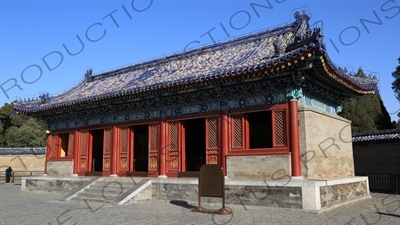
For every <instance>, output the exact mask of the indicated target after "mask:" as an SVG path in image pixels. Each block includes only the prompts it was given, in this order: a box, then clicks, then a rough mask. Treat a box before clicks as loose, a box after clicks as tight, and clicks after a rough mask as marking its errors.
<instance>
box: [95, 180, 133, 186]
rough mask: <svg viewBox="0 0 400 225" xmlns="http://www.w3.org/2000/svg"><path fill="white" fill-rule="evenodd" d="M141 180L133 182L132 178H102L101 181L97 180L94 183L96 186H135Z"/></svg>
mask: <svg viewBox="0 0 400 225" xmlns="http://www.w3.org/2000/svg"><path fill="white" fill-rule="evenodd" d="M138 183H139V182H136V183H135V182H133V181H130V180H123V181H113V180H110V181H107V180H101V181H96V182H95V183H94V184H92V185H96V186H126V187H133V186H135V185H136V184H138Z"/></svg>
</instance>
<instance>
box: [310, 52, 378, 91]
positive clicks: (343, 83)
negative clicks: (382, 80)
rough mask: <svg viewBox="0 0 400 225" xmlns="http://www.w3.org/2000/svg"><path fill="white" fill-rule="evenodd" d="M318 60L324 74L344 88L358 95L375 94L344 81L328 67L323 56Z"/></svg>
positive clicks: (342, 77)
mask: <svg viewBox="0 0 400 225" xmlns="http://www.w3.org/2000/svg"><path fill="white" fill-rule="evenodd" d="M318 59H319V60H320V61H321V63H322V66H323V69H324V71H325V73H326V74H327V75H328V76H329V77H330V78H332V79H333V80H334V81H336V82H338V83H340V84H341V85H343V86H345V87H346V88H348V89H350V90H352V91H354V92H356V93H359V94H375V90H370V89H365V88H362V87H360V86H358V85H357V84H355V83H353V82H351V81H350V80H348V79H346V78H345V77H344V76H342V75H340V74H338V73H337V72H336V71H335V70H334V69H333V68H332V67H331V65H329V63H328V60H327V58H326V55H325V54H322V55H321V56H320V57H318Z"/></svg>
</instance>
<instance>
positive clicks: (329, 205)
mask: <svg viewBox="0 0 400 225" xmlns="http://www.w3.org/2000/svg"><path fill="white" fill-rule="evenodd" d="M90 179H92V177H71V178H66V177H35V178H34V177H30V178H23V181H22V187H21V189H22V190H23V191H33V192H55V193H63V194H65V193H67V192H70V191H71V190H72V189H73V188H76V187H80V186H81V185H83V184H85V183H86V182H87V181H89V180H90ZM116 179H123V178H116ZM146 179H147V178H146ZM150 180H151V185H149V186H148V187H147V188H146V189H144V190H142V192H141V193H140V194H139V195H138V196H137V198H133V199H131V200H130V202H132V201H141V200H145V199H150V198H152V199H159V200H165V201H171V202H172V201H175V202H180V203H182V201H185V202H186V203H187V204H191V205H192V206H197V202H198V191H199V190H198V180H197V179H180V178H168V179H157V178H154V179H150ZM114 182H115V181H114ZM368 188H369V187H368V178H367V177H351V178H341V179H330V180H306V179H288V180H279V181H276V180H275V181H274V180H254V179H253V180H250V179H247V180H245V179H227V180H226V181H225V203H226V204H234V205H241V206H243V207H244V208H246V207H247V206H266V207H279V208H293V209H302V210H304V211H307V212H312V213H320V212H323V211H327V210H330V209H333V208H336V207H340V206H342V205H344V204H349V203H352V202H355V201H359V200H363V199H366V198H370V194H369V190H368ZM121 194H123V193H121ZM201 203H218V204H220V203H222V198H209V197H202V198H201Z"/></svg>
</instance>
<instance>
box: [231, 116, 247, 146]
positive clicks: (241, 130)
mask: <svg viewBox="0 0 400 225" xmlns="http://www.w3.org/2000/svg"><path fill="white" fill-rule="evenodd" d="M231 132H232V135H231V139H232V140H231V146H232V149H243V148H245V117H244V114H238V115H231Z"/></svg>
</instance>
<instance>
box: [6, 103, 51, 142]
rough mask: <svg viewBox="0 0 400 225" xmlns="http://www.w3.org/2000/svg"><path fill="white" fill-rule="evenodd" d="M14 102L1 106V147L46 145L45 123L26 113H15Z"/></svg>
mask: <svg viewBox="0 0 400 225" xmlns="http://www.w3.org/2000/svg"><path fill="white" fill-rule="evenodd" d="M13 108H14V106H13V104H8V103H5V104H4V106H3V107H1V108H0V147H44V146H45V136H46V129H45V128H44V127H45V126H44V123H43V122H42V121H41V120H38V119H36V118H33V117H30V116H26V115H16V114H13Z"/></svg>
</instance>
